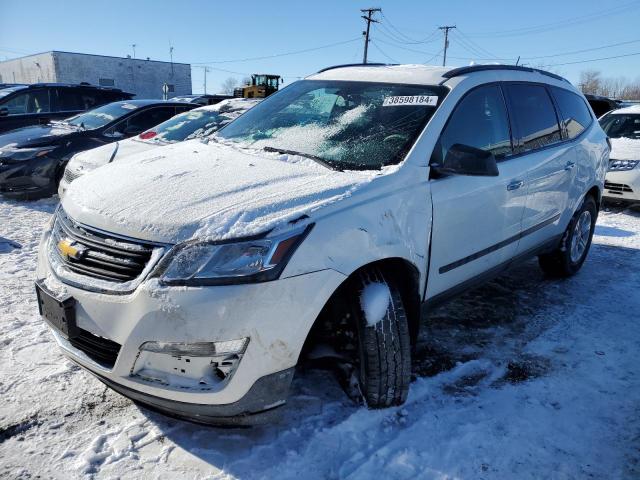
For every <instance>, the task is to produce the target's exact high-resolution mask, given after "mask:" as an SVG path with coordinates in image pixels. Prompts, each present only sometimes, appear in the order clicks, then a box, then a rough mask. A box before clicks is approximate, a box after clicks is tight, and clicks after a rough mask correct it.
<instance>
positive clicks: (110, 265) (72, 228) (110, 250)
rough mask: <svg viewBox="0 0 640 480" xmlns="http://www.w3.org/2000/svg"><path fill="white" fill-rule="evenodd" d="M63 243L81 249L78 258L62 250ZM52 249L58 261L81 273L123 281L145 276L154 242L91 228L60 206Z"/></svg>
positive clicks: (77, 250) (110, 280)
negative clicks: (149, 242) (136, 239)
mask: <svg viewBox="0 0 640 480" xmlns="http://www.w3.org/2000/svg"><path fill="white" fill-rule="evenodd" d="M61 242H65V243H66V244H67V245H71V247H72V248H73V250H75V251H76V252H79V253H77V254H76V255H75V258H74V256H70V255H65V254H63V253H61V250H60V243H61ZM50 249H51V252H52V253H51V255H52V256H53V257H55V260H57V263H59V264H61V265H62V266H63V267H64V268H65V269H67V270H69V271H71V272H73V273H75V274H77V275H81V276H85V277H91V278H95V279H98V280H103V281H107V282H115V283H120V284H121V283H125V282H129V281H131V280H135V279H137V278H138V277H140V276H141V274H142V273H143V272H144V270H145V267H146V266H147V264H148V263H149V260H150V259H151V256H152V253H153V250H154V245H151V244H147V243H142V242H137V241H133V240H129V239H127V240H125V239H122V238H119V237H116V236H113V235H110V234H108V233H104V232H100V231H97V230H94V229H90V228H88V227H85V226H83V225H80V224H78V223H77V222H75V221H73V220H72V219H71V218H69V217H68V216H67V214H66V213H64V211H63V210H62V209H59V210H58V214H57V216H56V221H55V225H54V228H53V232H52V236H51V247H50Z"/></svg>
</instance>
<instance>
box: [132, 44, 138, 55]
mask: <svg viewBox="0 0 640 480" xmlns="http://www.w3.org/2000/svg"><path fill="white" fill-rule="evenodd" d="M136 47H137V45H136V44H135V43H132V44H131V48H133V58H136Z"/></svg>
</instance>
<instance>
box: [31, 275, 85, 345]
mask: <svg viewBox="0 0 640 480" xmlns="http://www.w3.org/2000/svg"><path fill="white" fill-rule="evenodd" d="M36 295H37V296H38V309H39V310H40V315H42V317H43V318H44V319H45V320H46V321H47V323H48V324H49V325H51V326H52V327H53V328H55V329H56V331H57V332H59V333H60V334H62V335H63V336H64V337H65V338H74V337H77V336H78V333H79V331H78V326H77V325H76V308H75V307H76V300H75V298H73V297H71V296H70V295H67V296H65V297H64V298H56V296H55V295H54V294H53V293H51V292H50V291H49V290H47V288H46V287H45V286H44V285H43V284H42V283H40V282H36Z"/></svg>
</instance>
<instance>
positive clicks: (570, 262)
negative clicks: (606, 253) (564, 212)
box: [538, 195, 598, 278]
mask: <svg viewBox="0 0 640 480" xmlns="http://www.w3.org/2000/svg"><path fill="white" fill-rule="evenodd" d="M584 212H589V215H590V227H589V237H588V240H587V241H586V246H585V247H584V251H582V253H581V254H580V255H579V256H578V257H576V256H575V255H574V258H572V245H573V242H574V240H575V238H576V237H577V236H578V235H579V233H578V231H577V229H576V226H577V224H578V222H579V221H580V219H581V218H584V217H583V215H584ZM597 217H598V207H597V206H596V202H595V200H594V199H593V197H592V196H590V195H589V196H587V197H585V199H584V200H583V202H582V205H581V206H580V208H578V210H577V211H576V213H575V214H574V215H573V217H572V218H571V221H570V222H569V226H568V227H567V229H566V230H565V232H564V234H563V235H562V240H561V242H560V245H559V247H558V248H557V249H556V250H554V251H553V252H550V253H546V254H544V255H540V256H539V257H538V263H539V264H540V268H542V271H543V272H544V273H545V274H546V275H548V276H550V277H558V278H566V277H570V276H572V275H575V274H576V273H577V272H578V270H580V267H582V264H583V263H584V261H585V259H586V258H587V254H588V253H589V248H590V247H591V239H592V238H593V232H594V229H595V225H596V219H597Z"/></svg>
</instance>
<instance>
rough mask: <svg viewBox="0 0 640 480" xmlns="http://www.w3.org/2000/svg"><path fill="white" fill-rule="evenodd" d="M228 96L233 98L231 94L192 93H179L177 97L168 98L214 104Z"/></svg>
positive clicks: (176, 100) (177, 100)
mask: <svg viewBox="0 0 640 480" xmlns="http://www.w3.org/2000/svg"><path fill="white" fill-rule="evenodd" d="M228 98H233V95H218V94H208V93H207V94H194V95H180V96H179V97H173V98H170V99H169V100H172V101H174V102H187V103H197V104H198V105H215V104H216V103H219V102H221V101H223V100H227V99H228Z"/></svg>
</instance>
